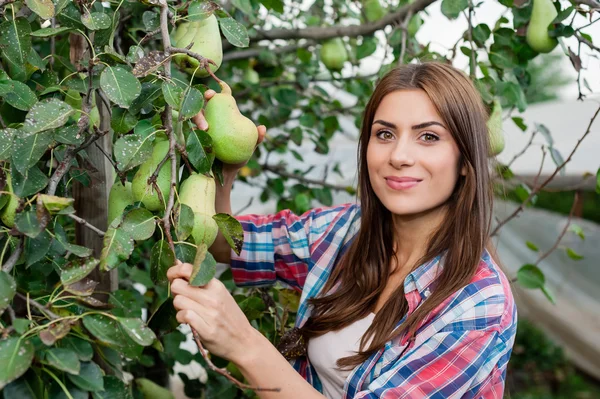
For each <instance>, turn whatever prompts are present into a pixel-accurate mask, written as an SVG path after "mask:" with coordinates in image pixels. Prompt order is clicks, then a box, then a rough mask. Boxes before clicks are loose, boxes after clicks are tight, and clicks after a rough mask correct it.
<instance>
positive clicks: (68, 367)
mask: <svg viewBox="0 0 600 399" xmlns="http://www.w3.org/2000/svg"><path fill="white" fill-rule="evenodd" d="M45 354H46V361H47V362H48V363H49V364H50V365H51V366H52V367H55V368H57V369H59V370H62V371H66V372H67V373H70V374H75V375H77V374H79V370H80V367H81V364H80V363H79V358H78V357H77V353H75V352H74V351H72V350H71V349H67V348H50V349H47V350H46V352H45Z"/></svg>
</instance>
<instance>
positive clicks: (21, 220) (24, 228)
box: [15, 210, 44, 238]
mask: <svg viewBox="0 0 600 399" xmlns="http://www.w3.org/2000/svg"><path fill="white" fill-rule="evenodd" d="M15 226H16V227H17V230H19V231H20V232H21V233H23V234H25V235H26V236H27V237H31V238H35V237H37V236H38V235H39V234H40V233H41V232H42V230H43V228H44V227H43V226H41V225H40V222H39V221H38V218H37V214H36V211H35V210H29V211H27V212H21V213H19V214H17V216H16V217H15Z"/></svg>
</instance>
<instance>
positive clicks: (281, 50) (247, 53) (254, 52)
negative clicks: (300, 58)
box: [223, 40, 316, 62]
mask: <svg viewBox="0 0 600 399" xmlns="http://www.w3.org/2000/svg"><path fill="white" fill-rule="evenodd" d="M314 44H316V42H315V41H313V40H309V41H306V42H305V43H302V44H290V45H289V46H281V47H275V48H272V49H271V48H268V47H267V46H263V47H254V48H249V49H245V50H240V51H229V52H227V53H225V54H224V55H223V62H226V61H233V60H243V59H246V58H252V57H258V56H259V55H260V53H261V52H263V51H268V52H270V53H273V54H285V53H290V52H292V51H296V50H298V49H299V48H306V47H309V46H312V45H314Z"/></svg>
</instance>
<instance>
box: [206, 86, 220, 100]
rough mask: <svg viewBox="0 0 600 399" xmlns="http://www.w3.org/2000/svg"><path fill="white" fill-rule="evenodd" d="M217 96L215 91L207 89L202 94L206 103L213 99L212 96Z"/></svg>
mask: <svg viewBox="0 0 600 399" xmlns="http://www.w3.org/2000/svg"><path fill="white" fill-rule="evenodd" d="M215 94H217V92H216V91H214V90H213V89H208V90H206V91H205V92H204V98H205V99H206V100H207V101H208V100H210V99H211V98H213V96H214V95H215Z"/></svg>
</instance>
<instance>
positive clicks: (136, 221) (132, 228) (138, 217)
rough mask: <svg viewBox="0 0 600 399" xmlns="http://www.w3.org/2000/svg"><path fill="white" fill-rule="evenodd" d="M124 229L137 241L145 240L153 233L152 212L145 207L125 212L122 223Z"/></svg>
mask: <svg viewBox="0 0 600 399" xmlns="http://www.w3.org/2000/svg"><path fill="white" fill-rule="evenodd" d="M121 227H122V228H123V230H124V231H126V232H127V233H129V235H131V238H133V239H134V240H137V241H141V240H147V239H148V238H150V237H152V234H154V229H155V228H156V220H155V219H154V215H152V212H150V211H149V210H147V209H145V208H135V209H132V210H130V211H129V212H127V213H126V214H125V218H124V219H123V224H122V225H121Z"/></svg>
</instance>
